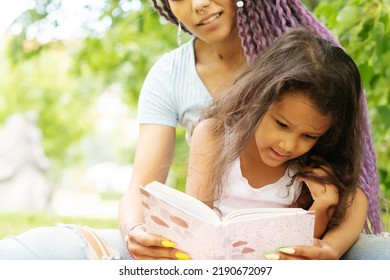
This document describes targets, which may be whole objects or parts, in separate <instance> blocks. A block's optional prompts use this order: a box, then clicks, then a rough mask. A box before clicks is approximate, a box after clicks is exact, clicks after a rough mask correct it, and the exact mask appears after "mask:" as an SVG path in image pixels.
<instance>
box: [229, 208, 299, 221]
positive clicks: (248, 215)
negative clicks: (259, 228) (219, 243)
mask: <svg viewBox="0 0 390 280" xmlns="http://www.w3.org/2000/svg"><path fill="white" fill-rule="evenodd" d="M301 212H306V210H304V209H302V208H248V209H241V210H237V211H234V212H231V213H229V214H227V215H226V216H225V217H223V219H222V222H223V223H228V222H233V221H244V220H245V221H246V220H251V219H259V218H261V217H264V218H265V217H271V216H280V215H285V214H288V213H301Z"/></svg>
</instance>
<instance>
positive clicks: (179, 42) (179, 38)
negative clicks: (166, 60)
mask: <svg viewBox="0 0 390 280" xmlns="http://www.w3.org/2000/svg"><path fill="white" fill-rule="evenodd" d="M176 40H177V44H178V45H179V47H180V46H181V23H180V21H179V24H178V25H177V39H176Z"/></svg>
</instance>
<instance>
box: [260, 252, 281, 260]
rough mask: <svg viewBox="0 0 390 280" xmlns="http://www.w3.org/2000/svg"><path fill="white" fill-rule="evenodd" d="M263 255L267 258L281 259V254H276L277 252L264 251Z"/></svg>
mask: <svg viewBox="0 0 390 280" xmlns="http://www.w3.org/2000/svg"><path fill="white" fill-rule="evenodd" d="M263 257H264V258H266V259H267V260H280V256H279V254H275V253H264V254H263Z"/></svg>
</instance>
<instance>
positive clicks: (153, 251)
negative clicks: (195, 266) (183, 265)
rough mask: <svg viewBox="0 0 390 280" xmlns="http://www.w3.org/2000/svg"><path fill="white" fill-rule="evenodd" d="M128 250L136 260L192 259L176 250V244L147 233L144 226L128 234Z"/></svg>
mask: <svg viewBox="0 0 390 280" xmlns="http://www.w3.org/2000/svg"><path fill="white" fill-rule="evenodd" d="M126 245H127V250H128V251H129V252H131V255H133V256H134V259H136V260H189V259H190V257H189V256H188V255H187V254H185V253H184V252H181V251H180V250H177V249H175V248H174V247H175V246H176V244H175V243H174V242H172V241H170V240H166V239H164V238H162V237H159V236H155V235H151V234H149V233H147V232H146V230H145V227H144V226H143V225H140V226H137V227H135V228H134V229H133V230H131V231H130V232H129V234H128V241H127V242H126Z"/></svg>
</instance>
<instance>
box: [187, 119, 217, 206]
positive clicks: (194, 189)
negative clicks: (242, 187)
mask: <svg viewBox="0 0 390 280" xmlns="http://www.w3.org/2000/svg"><path fill="white" fill-rule="evenodd" d="M212 123H213V120H212V119H207V120H204V121H202V122H200V123H199V124H198V125H197V126H196V128H195V129H194V132H193V135H192V138H191V144H190V156H189V161H188V173H187V182H186V193H188V194H190V195H192V196H193V197H195V198H197V199H199V200H201V201H207V202H208V203H206V204H207V205H208V206H209V207H212V206H213V203H212V201H213V198H214V193H213V190H211V189H210V188H209V187H208V181H209V178H210V170H211V159H210V155H211V154H212V152H213V151H214V138H213V132H212V129H211V126H212Z"/></svg>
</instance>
